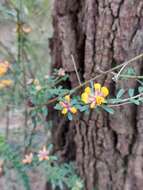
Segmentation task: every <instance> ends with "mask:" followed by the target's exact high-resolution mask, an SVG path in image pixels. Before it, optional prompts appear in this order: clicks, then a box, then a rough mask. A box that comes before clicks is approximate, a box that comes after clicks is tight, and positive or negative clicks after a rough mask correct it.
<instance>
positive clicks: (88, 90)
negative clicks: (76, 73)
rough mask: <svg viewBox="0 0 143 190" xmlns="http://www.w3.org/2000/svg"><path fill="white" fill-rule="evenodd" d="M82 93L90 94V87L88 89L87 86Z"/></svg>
mask: <svg viewBox="0 0 143 190" xmlns="http://www.w3.org/2000/svg"><path fill="white" fill-rule="evenodd" d="M84 91H85V92H86V93H87V94H90V93H91V89H90V87H89V86H88V87H86V88H85V90H84Z"/></svg>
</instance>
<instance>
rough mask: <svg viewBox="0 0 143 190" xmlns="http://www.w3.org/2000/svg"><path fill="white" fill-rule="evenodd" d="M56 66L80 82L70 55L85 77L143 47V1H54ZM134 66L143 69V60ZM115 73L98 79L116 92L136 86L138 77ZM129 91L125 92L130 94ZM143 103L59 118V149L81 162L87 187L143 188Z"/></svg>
mask: <svg viewBox="0 0 143 190" xmlns="http://www.w3.org/2000/svg"><path fill="white" fill-rule="evenodd" d="M53 26H54V36H53V39H52V43H51V49H52V57H53V59H52V60H53V64H54V67H57V68H60V67H63V68H64V69H65V70H66V72H68V73H69V75H70V87H71V88H73V87H75V86H76V85H78V80H77V77H76V73H75V70H74V66H73V62H72V59H71V55H73V56H74V58H75V62H76V64H77V70H78V72H79V75H80V78H81V80H82V81H86V80H88V79H90V78H91V77H93V76H96V75H98V74H99V73H101V72H102V71H106V70H108V69H110V68H112V67H114V66H116V65H119V64H121V63H123V62H124V61H126V60H129V59H131V58H133V57H135V56H137V55H139V54H140V53H142V52H143V1H142V0H78V1H77V0H55V3H54V13H53ZM133 68H134V70H135V71H136V73H137V74H138V75H141V74H142V68H143V65H142V60H141V59H140V60H138V61H136V63H134V64H133ZM112 77H113V75H111V73H109V74H107V75H103V76H102V77H100V79H98V80H96V82H100V83H101V84H103V85H105V86H108V87H109V89H110V94H111V96H114V95H115V93H116V91H117V90H118V89H120V88H124V89H128V88H136V87H137V85H138V83H137V81H135V80H132V79H130V80H119V81H118V82H115V81H113V80H112ZM126 96H127V94H125V97H126ZM142 115H143V105H140V106H135V105H124V106H120V107H117V108H116V112H115V114H114V115H113V116H111V115H109V114H107V113H105V112H102V113H97V112H95V111H93V112H91V113H90V115H89V116H86V115H81V116H80V117H79V118H80V119H78V121H77V122H76V124H75V123H74V122H67V121H64V120H63V119H60V118H61V117H60V118H59V120H58V125H57V128H56V133H55V144H56V147H57V150H59V151H60V150H61V149H62V150H63V151H62V154H61V155H62V156H63V158H64V159H67V160H70V159H73V160H75V161H76V164H77V167H78V171H79V174H80V176H81V177H82V178H83V179H84V181H85V190H94V188H95V189H96V190H97V189H98V190H142V189H143V116H142Z"/></svg>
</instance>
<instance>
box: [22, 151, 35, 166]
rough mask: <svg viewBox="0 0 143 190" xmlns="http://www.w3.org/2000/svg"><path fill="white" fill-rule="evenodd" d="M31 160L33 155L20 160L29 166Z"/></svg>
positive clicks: (27, 155)
mask: <svg viewBox="0 0 143 190" xmlns="http://www.w3.org/2000/svg"><path fill="white" fill-rule="evenodd" d="M32 160H33V153H30V154H26V155H25V157H24V159H23V160H22V163H23V164H31V163H32Z"/></svg>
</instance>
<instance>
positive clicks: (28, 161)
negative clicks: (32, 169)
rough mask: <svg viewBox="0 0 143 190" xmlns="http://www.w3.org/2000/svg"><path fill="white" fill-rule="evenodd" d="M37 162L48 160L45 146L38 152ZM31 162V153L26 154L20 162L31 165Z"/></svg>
mask: <svg viewBox="0 0 143 190" xmlns="http://www.w3.org/2000/svg"><path fill="white" fill-rule="evenodd" d="M38 159H39V161H43V160H49V151H48V150H47V149H46V146H43V148H42V150H39V153H38ZM32 161H33V153H32V152H31V153H29V154H26V155H25V156H24V159H23V160H22V163H23V164H31V163H32Z"/></svg>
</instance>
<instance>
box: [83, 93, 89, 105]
mask: <svg viewBox="0 0 143 190" xmlns="http://www.w3.org/2000/svg"><path fill="white" fill-rule="evenodd" d="M81 100H82V101H83V102H84V103H85V104H87V103H88V94H87V93H86V92H84V93H82V95H81Z"/></svg>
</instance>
